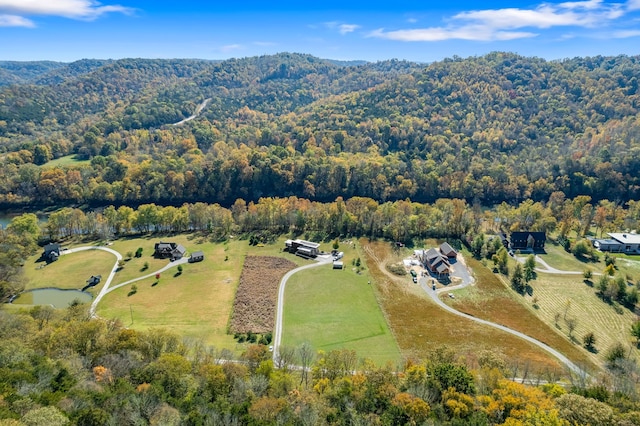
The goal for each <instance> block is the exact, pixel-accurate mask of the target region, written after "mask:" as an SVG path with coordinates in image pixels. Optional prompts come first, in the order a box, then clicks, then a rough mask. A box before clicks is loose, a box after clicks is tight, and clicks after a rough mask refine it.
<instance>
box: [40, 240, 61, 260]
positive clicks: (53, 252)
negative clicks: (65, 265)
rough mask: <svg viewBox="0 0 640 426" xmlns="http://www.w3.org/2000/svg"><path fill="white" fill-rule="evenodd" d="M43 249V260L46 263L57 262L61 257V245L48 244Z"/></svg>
mask: <svg viewBox="0 0 640 426" xmlns="http://www.w3.org/2000/svg"><path fill="white" fill-rule="evenodd" d="M43 249H44V251H43V252H42V259H44V260H45V261H46V262H55V261H56V260H58V258H59V257H60V244H55V243H51V244H47V245H46V246H44V248H43Z"/></svg>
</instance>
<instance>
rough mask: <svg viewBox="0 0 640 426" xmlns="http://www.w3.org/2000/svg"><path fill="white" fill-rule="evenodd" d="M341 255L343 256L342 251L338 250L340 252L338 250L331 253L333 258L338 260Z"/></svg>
mask: <svg viewBox="0 0 640 426" xmlns="http://www.w3.org/2000/svg"><path fill="white" fill-rule="evenodd" d="M343 256H344V252H343V251H340V252H338V253H336V254H334V255H333V260H340V259H342V257H343Z"/></svg>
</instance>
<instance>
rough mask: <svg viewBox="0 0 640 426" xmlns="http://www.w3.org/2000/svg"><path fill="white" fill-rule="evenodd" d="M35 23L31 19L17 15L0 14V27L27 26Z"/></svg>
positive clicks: (30, 26) (33, 25)
mask: <svg viewBox="0 0 640 426" xmlns="http://www.w3.org/2000/svg"><path fill="white" fill-rule="evenodd" d="M35 26H36V25H35V24H34V23H33V21H31V20H29V19H27V18H23V17H22V16H18V15H0V27H28V28H33V27H35Z"/></svg>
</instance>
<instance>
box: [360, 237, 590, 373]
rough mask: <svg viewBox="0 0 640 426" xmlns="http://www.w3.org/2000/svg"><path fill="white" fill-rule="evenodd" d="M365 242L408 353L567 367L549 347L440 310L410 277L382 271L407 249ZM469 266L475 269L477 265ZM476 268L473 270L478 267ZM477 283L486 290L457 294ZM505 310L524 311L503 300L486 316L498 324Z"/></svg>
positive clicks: (544, 368)
mask: <svg viewBox="0 0 640 426" xmlns="http://www.w3.org/2000/svg"><path fill="white" fill-rule="evenodd" d="M361 244H362V246H363V249H364V252H365V253H366V257H367V264H368V265H370V267H371V274H372V276H373V277H374V279H375V283H376V291H377V293H378V300H379V301H380V303H381V306H382V308H383V310H384V312H385V314H386V316H387V319H388V321H389V324H390V326H391V329H392V331H393V333H394V335H395V337H396V340H397V342H398V345H399V347H400V349H401V351H402V353H403V354H404V355H405V356H407V357H412V358H416V359H424V357H425V356H427V355H428V353H429V352H430V351H431V350H433V349H435V348H438V347H441V346H447V347H449V348H451V349H453V350H455V351H456V353H458V354H462V355H465V356H466V358H467V360H468V362H470V363H472V364H473V362H474V360H476V359H477V357H478V355H479V354H480V353H481V352H482V351H493V352H495V353H497V354H499V355H500V356H502V357H503V358H504V359H505V360H506V361H507V364H508V365H510V366H511V368H512V369H513V370H514V371H515V370H517V369H519V368H529V369H530V371H537V372H549V371H552V372H555V373H558V372H561V371H563V370H564V367H563V366H561V365H560V363H559V362H558V361H557V360H556V359H555V358H554V357H553V356H551V355H550V354H548V353H547V352H546V351H544V350H542V349H540V348H538V347H537V346H534V345H532V344H530V343H528V342H526V341H524V340H522V339H520V338H517V337H515V336H512V335H510V334H507V333H504V332H502V331H499V330H497V329H495V328H492V327H489V326H485V325H481V324H478V323H475V322H473V321H471V320H467V319H464V318H460V317H458V316H455V315H453V314H450V313H449V312H446V311H444V310H442V309H441V308H439V307H438V306H437V305H436V304H435V302H433V300H431V299H430V298H429V296H427V295H426V294H425V293H424V291H423V290H422V289H421V288H420V287H418V286H416V285H415V284H412V283H411V281H410V280H408V279H407V278H406V277H395V276H393V275H392V274H390V273H389V272H388V271H386V270H384V269H383V268H384V265H386V264H390V263H397V262H398V261H400V260H401V259H402V258H403V257H406V256H407V255H408V254H410V252H409V251H408V250H401V251H395V250H392V249H391V244H389V243H388V242H379V241H372V242H369V241H367V240H364V239H363V240H361ZM471 266H472V270H473V267H474V265H471ZM473 272H474V274H475V270H473ZM490 275H491V274H490ZM483 279H484V277H482V276H480V277H479V276H478V275H476V280H477V282H481V280H483ZM476 287H478V288H482V284H478V285H477V286H474V287H472V288H471V289H469V290H466V289H465V290H460V291H458V292H456V295H457V294H458V293H462V292H464V291H468V292H472V291H474V289H475V288H476ZM495 296H496V295H495V294H493V295H492V294H487V295H485V296H483V297H485V298H486V299H485V302H489V301H491V300H492V299H493V298H494V297H495ZM456 298H457V297H456ZM462 299H463V301H461V302H462V303H460V304H459V305H456V308H458V309H462V308H463V307H464V306H465V303H464V297H462ZM501 304H504V305H501ZM504 309H515V310H516V311H518V312H522V311H526V309H524V308H523V307H522V306H521V305H520V304H519V302H518V301H515V300H509V299H502V300H498V303H496V304H495V305H493V308H492V309H491V310H490V311H489V312H488V315H487V318H486V319H488V320H492V321H496V322H500V321H499V315H500V312H501V311H502V310H504ZM521 310H522V311H521ZM494 311H495V312H494ZM528 318H529V319H530V320H533V325H534V326H536V325H537V326H540V327H545V325H544V324H543V323H542V322H541V321H539V320H537V319H536V317H535V316H534V315H533V314H531V315H529V316H528ZM505 325H509V324H505ZM521 331H522V330H521ZM558 342H561V343H563V345H561V347H557V345H556V344H555V343H557V342H555V341H554V342H549V344H550V345H552V346H554V347H556V348H557V349H559V350H560V351H563V352H564V351H565V350H569V351H570V350H571V349H572V345H570V344H568V343H564V341H563V340H562V339H561V338H560V339H558ZM567 355H568V356H569V357H570V358H571V359H573V360H574V361H576V362H578V363H580V362H581V361H587V360H588V358H587V357H586V356H584V355H582V353H581V352H580V351H579V350H575V351H573V352H572V353H568V354H567ZM525 366H526V367H525Z"/></svg>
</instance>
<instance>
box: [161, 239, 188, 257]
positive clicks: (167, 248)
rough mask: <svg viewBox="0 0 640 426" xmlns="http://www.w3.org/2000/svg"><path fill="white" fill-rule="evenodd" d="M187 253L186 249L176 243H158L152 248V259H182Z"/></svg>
mask: <svg viewBox="0 0 640 426" xmlns="http://www.w3.org/2000/svg"><path fill="white" fill-rule="evenodd" d="M186 253H187V249H186V248H184V246H183V245H182V244H176V243H163V242H162V241H160V242H159V243H156V244H155V246H154V252H153V256H154V257H159V258H161V259H167V258H168V259H171V260H172V261H174V260H178V259H182V258H183V257H184V255H185V254H186Z"/></svg>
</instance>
